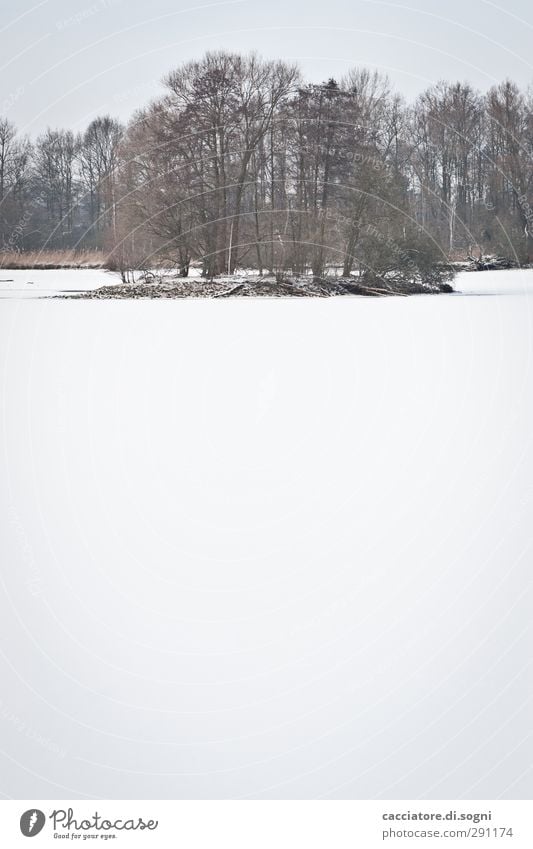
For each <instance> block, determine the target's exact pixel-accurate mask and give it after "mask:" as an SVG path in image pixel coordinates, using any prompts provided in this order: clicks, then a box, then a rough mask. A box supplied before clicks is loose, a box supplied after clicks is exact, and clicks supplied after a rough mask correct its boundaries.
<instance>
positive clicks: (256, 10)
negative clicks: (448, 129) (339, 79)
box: [0, 0, 533, 135]
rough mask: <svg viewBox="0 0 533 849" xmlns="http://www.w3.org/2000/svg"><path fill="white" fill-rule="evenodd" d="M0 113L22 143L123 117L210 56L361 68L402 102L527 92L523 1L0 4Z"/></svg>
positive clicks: (327, 69)
mask: <svg viewBox="0 0 533 849" xmlns="http://www.w3.org/2000/svg"><path fill="white" fill-rule="evenodd" d="M0 4H1V8H2V16H1V17H0V35H1V39H2V41H1V44H2V51H1V58H0V67H1V70H2V75H1V79H2V88H1V90H0V115H1V114H3V115H7V117H9V118H10V119H11V120H13V121H15V122H16V123H17V124H18V125H19V127H20V128H21V129H23V130H24V131H25V132H28V133H30V134H32V135H34V134H35V133H37V132H39V131H41V130H42V129H44V128H45V127H46V126H48V125H50V126H54V127H55V126H71V127H73V128H74V129H82V128H84V127H85V126H86V125H87V123H88V122H89V121H90V120H91V119H92V118H93V117H94V116H95V115H97V114H101V113H112V114H113V115H117V116H118V117H120V118H121V119H123V120H125V119H127V118H128V117H129V116H130V115H131V113H132V112H133V111H134V110H135V109H136V108H137V107H139V106H141V105H143V104H144V103H146V102H147V101H148V100H149V99H150V98H151V97H152V96H153V95H155V94H157V93H158V92H160V91H161V84H160V80H161V78H162V76H163V75H164V74H165V73H166V72H167V71H168V70H169V69H171V68H173V67H175V66H177V65H178V64H179V63H180V62H182V61H184V60H187V59H191V58H193V57H198V56H200V55H201V54H202V53H203V52H204V51H206V50H209V49H213V48H221V47H223V48H227V49H231V50H239V51H247V50H250V49H254V50H257V51H258V52H259V53H261V54H262V55H263V56H265V57H269V58H278V57H279V58H283V59H287V60H291V61H298V62H299V63H300V65H301V66H302V68H303V70H304V72H305V73H306V75H307V76H308V78H310V79H312V80H314V81H320V80H322V79H326V78H328V77H330V76H340V75H342V74H343V72H344V71H346V69H347V68H349V67H350V66H352V65H355V64H364V65H368V66H372V67H377V68H379V69H381V70H383V71H386V72H388V73H389V75H390V77H391V78H392V79H393V80H394V82H395V84H396V85H397V87H398V88H399V89H400V90H401V91H402V92H403V93H404V94H405V95H406V96H407V97H408V98H413V97H414V96H415V95H416V94H417V93H418V92H419V91H421V90H423V89H424V88H425V87H426V86H427V85H428V84H431V83H433V82H435V81H437V80H439V79H441V78H448V79H468V80H470V81H471V82H473V83H474V84H475V85H477V86H479V87H480V88H482V89H486V88H488V87H489V86H490V85H492V83H494V82H495V81H499V80H500V79H502V78H504V77H506V76H509V77H512V78H513V79H515V80H516V81H517V82H518V83H520V84H521V85H524V86H526V85H528V84H529V83H530V82H533V52H532V50H531V44H532V43H533V9H532V7H531V4H530V0H505V5H504V0H500V3H495V2H489V0H468V2H467V0H448V3H447V4H444V3H442V2H439V0H405V2H402V0H387V2H385V1H384V2H380V0H327V2H326V0H321V1H320V2H319V0H226V2H224V0H213V2H208V0H207V1H206V0H19V2H17V3H16V4H15V3H14V2H13V0H0Z"/></svg>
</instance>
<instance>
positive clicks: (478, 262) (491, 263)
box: [464, 256, 518, 271]
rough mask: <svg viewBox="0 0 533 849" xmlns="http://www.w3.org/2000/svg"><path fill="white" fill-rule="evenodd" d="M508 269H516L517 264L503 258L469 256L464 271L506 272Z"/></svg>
mask: <svg viewBox="0 0 533 849" xmlns="http://www.w3.org/2000/svg"><path fill="white" fill-rule="evenodd" d="M510 268H518V263H517V262H514V261H513V260H512V259H509V258H508V257H505V256H485V257H479V258H478V259H476V257H473V256H469V257H468V264H467V265H465V267H464V271H508V270H509V269H510Z"/></svg>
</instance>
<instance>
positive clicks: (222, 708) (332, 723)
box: [0, 271, 533, 799]
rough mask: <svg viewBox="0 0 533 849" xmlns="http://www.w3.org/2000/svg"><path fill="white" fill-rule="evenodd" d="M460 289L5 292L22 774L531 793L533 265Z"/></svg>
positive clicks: (106, 788) (362, 790)
mask: <svg viewBox="0 0 533 849" xmlns="http://www.w3.org/2000/svg"><path fill="white" fill-rule="evenodd" d="M93 273H94V272H91V274H93ZM50 274H51V275H52V276H51V277H50V281H51V282H50V284H49V285H48V289H54V287H55V288H65V286H64V282H62V281H63V278H61V281H60V283H59V282H58V280H59V275H58V276H57V278H56V282H55V283H54V282H53V276H54V275H55V274H56V273H55V272H50ZM87 274H89V272H87ZM34 276H35V275H34ZM70 278H71V280H72V288H82V286H81V285H80V284H76V285H74V282H73V281H74V279H75V280H79V279H80V278H79V277H78V276H75V278H74V276H73V274H72V273H70ZM64 279H65V280H66V279H67V275H65V278H64ZM457 286H458V288H459V289H461V290H462V291H463V292H464V293H466V294H464V295H449V296H444V295H443V296H423V297H411V298H388V299H365V298H333V299H328V300H322V299H315V300H311V299H310V300H305V299H293V300H282V299H279V300H277V299H272V300H270V299H269V300H255V299H241V300H239V299H235V300H181V301H168V300H165V301H148V300H138V301H121V300H116V301H100V300H97V301H83V300H76V301H71V300H68V299H67V300H51V299H46V298H31V299H28V298H15V297H13V296H11V297H9V298H7V297H5V298H4V299H3V300H2V303H1V304H0V368H1V375H2V377H1V380H2V389H1V397H2V402H3V403H2V411H3V412H2V419H1V440H0V451H1V460H0V481H1V484H0V486H1V515H2V518H3V521H2V529H1V534H2V537H1V541H0V545H1V548H0V552H1V560H2V567H1V580H2V584H1V587H0V593H1V601H0V632H1V655H0V675H1V680H2V696H1V703H0V737H1V740H0V749H1V754H0V764H1V768H0V776H1V778H0V792H1V793H2V794H3V795H5V796H9V797H13V798H19V799H20V798H22V799H31V798H33V799H35V798H37V799H39V798H44V799H46V798H48V799H50V798H69V799H70V798H84V797H92V798H100V799H102V798H104V799H105V798H119V799H128V798H132V799H143V798H146V799H149V798H155V799H158V798H163V799H165V798H242V797H246V798H249V797H251V798H291V799H293V798H360V799H368V798H374V797H379V798H389V799H401V798H406V799H413V798H432V799H457V798H465V799H470V798H472V799H493V798H498V797H502V798H511V799H520V798H530V796H531V792H532V789H533V787H532V783H533V782H532V778H531V773H530V772H528V765H529V763H530V761H531V745H530V742H529V739H530V738H529V737H528V735H529V732H530V725H531V704H530V703H529V699H530V696H531V669H530V666H529V665H528V664H529V659H530V655H531V641H530V639H529V637H528V636H527V628H528V626H529V623H530V620H531V606H530V605H531V598H530V597H529V598H528V594H527V593H528V588H530V586H531V584H530V575H531V570H532V562H533V552H532V533H531V514H532V503H533V484H532V480H533V452H532V448H533V446H532V436H533V391H532V388H533V387H532V382H533V371H532V341H533V334H532V329H533V272H532V271H517V272H509V273H507V272H497V273H494V274H492V273H488V272H487V273H483V274H469V275H468V274H465V275H462V276H461V277H460V278H459V279H458V281H457ZM44 288H46V287H44Z"/></svg>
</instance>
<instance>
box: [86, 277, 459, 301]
mask: <svg viewBox="0 0 533 849" xmlns="http://www.w3.org/2000/svg"><path fill="white" fill-rule="evenodd" d="M453 291H454V290H453V288H452V287H451V286H450V285H449V284H448V283H431V284H429V283H428V284H423V283H420V282H405V281H402V282H398V281H396V280H395V281H387V280H381V281H379V282H378V283H375V284H374V283H371V284H369V283H363V282H359V281H358V280H357V278H352V277H350V278H342V277H340V278H336V279H335V278H331V279H328V278H320V279H318V278H314V279H313V278H312V277H283V279H280V278H278V279H276V278H275V277H274V276H272V277H259V276H249V277H234V278H227V277H226V278H222V279H214V280H205V279H200V278H189V277H162V278H159V279H156V278H153V276H150V277H149V278H145V279H142V280H140V281H138V282H137V283H132V284H120V285H116V286H102V287H101V288H100V289H95V290H93V291H90V292H83V293H77V294H76V295H72V296H70V297H74V298H91V299H108V298H238V297H241V298H242V297H252V298H257V297H259V298H295V297H296V298H331V297H334V296H338V295H364V296H367V297H384V296H390V295H400V296H402V295H403V296H407V295H427V294H439V293H440V292H453Z"/></svg>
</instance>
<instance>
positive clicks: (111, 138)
mask: <svg viewBox="0 0 533 849" xmlns="http://www.w3.org/2000/svg"><path fill="white" fill-rule="evenodd" d="M164 87H165V88H164V93H163V95H162V96H161V97H159V98H158V99H157V100H155V101H153V102H152V103H150V104H149V105H148V106H147V107H146V108H143V109H141V110H139V111H138V112H137V114H135V115H134V116H133V119H132V120H131V122H130V123H129V125H128V126H126V127H123V126H121V124H120V122H119V121H117V120H116V119H114V118H112V117H109V116H103V117H99V118H96V119H95V120H94V121H92V122H91V124H90V125H89V127H88V128H87V130H86V131H85V132H84V133H79V134H74V133H73V132H72V131H70V130H64V129H54V130H52V129H49V130H47V131H46V132H45V133H43V134H42V135H40V136H39V137H38V138H37V139H35V140H34V141H31V140H30V139H28V138H27V137H24V136H21V135H20V134H19V133H17V130H16V128H15V127H14V126H13V125H12V123H11V122H9V121H8V120H7V119H0V250H4V251H7V250H9V251H25V250H36V249H37V250H46V249H49V248H54V249H56V248H77V247H79V248H99V249H101V250H102V251H103V252H104V254H105V256H106V257H107V261H108V263H109V264H110V265H111V266H115V267H118V268H120V269H122V270H124V269H128V268H135V267H137V268H143V267H146V268H148V267H152V266H154V265H157V264H164V265H166V266H167V267H173V268H176V269H178V271H179V273H180V274H181V275H183V276H187V275H188V273H189V270H190V268H191V267H192V266H193V265H194V266H196V267H199V268H200V269H201V271H202V273H203V274H204V275H205V276H206V277H212V276H214V275H217V274H222V273H227V274H233V273H234V272H235V271H236V269H238V268H251V269H257V270H259V271H260V272H267V271H269V272H279V271H291V272H292V273H294V274H303V273H304V272H308V271H311V272H312V273H313V275H315V276H317V277H320V276H322V275H324V274H325V273H326V270H327V269H328V268H330V267H332V266H335V267H336V268H338V269H340V271H341V272H342V274H343V275H344V276H348V275H350V274H351V273H353V272H354V271H356V270H357V271H359V272H360V273H366V274H367V275H370V276H377V277H379V276H380V275H383V274H394V273H399V274H405V275H408V276H409V275H412V276H422V277H427V276H431V274H432V273H433V272H434V269H435V268H437V267H439V266H442V265H443V264H445V263H446V262H448V260H450V259H454V258H457V257H464V256H468V255H472V254H474V253H485V254H499V255H502V256H505V257H508V258H509V259H510V260H512V261H513V262H516V263H518V264H524V263H527V262H528V261H529V260H530V258H531V255H532V251H533V247H532V236H533V223H532V217H533V212H532V204H533V158H532V153H533V95H532V93H531V92H529V91H528V92H522V91H520V89H519V88H518V87H517V86H516V85H515V84H514V83H513V82H511V81H504V82H502V83H501V84H500V85H498V86H494V87H493V88H491V89H490V91H488V92H487V93H486V94H482V93H480V92H478V91H476V90H475V89H474V88H472V86H470V85H469V84H468V83H462V82H457V83H449V82H440V83H438V84H437V85H435V86H432V87H430V88H428V89H427V90H426V91H425V92H423V93H422V94H421V95H420V96H419V97H418V98H417V100H416V101H415V102H414V103H413V104H407V103H406V102H405V101H404V100H403V99H402V98H401V97H400V95H399V94H398V93H396V92H395V91H394V90H393V88H392V86H391V84H390V82H389V80H388V79H387V77H385V76H384V75H382V74H380V73H378V72H373V71H369V70H367V69H364V68H355V69H353V70H351V71H350V72H349V73H347V74H346V75H345V76H344V77H343V78H342V79H339V80H334V79H330V80H328V81H325V82H324V83H323V84H320V85H317V84H312V83H306V82H305V81H304V80H303V79H302V75H301V72H300V70H299V69H298V67H297V66H295V65H291V64H287V63H285V62H272V61H264V60H262V59H260V58H259V57H257V56H256V55H248V56H242V55H237V54H232V53H227V52H222V51H220V52H212V53H207V54H206V55H205V56H204V57H203V58H202V59H200V60H198V61H192V62H187V63H185V64H183V65H182V66H181V67H179V68H178V69H177V70H175V71H173V72H172V73H170V74H169V75H168V76H167V78H166V79H165V80H164Z"/></svg>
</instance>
